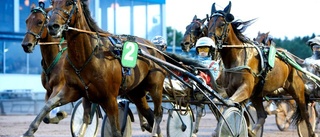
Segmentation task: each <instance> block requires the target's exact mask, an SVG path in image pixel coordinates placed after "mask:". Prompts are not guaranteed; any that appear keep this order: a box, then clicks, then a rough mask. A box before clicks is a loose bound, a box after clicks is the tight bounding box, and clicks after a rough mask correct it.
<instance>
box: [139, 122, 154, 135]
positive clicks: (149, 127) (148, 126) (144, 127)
mask: <svg viewBox="0 0 320 137" xmlns="http://www.w3.org/2000/svg"><path fill="white" fill-rule="evenodd" d="M141 129H142V131H144V130H147V131H148V132H150V133H151V132H152V128H151V126H150V125H149V124H147V123H145V124H143V125H142V126H141Z"/></svg>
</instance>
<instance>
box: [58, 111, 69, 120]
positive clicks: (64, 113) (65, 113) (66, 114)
mask: <svg viewBox="0 0 320 137" xmlns="http://www.w3.org/2000/svg"><path fill="white" fill-rule="evenodd" d="M56 116H57V117H58V119H59V120H62V119H64V118H66V117H68V113H67V112H65V111H59V112H58V113H57V114H56Z"/></svg>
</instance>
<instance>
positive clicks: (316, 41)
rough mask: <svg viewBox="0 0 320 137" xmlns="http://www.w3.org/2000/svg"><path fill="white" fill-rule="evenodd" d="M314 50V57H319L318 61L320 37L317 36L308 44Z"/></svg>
mask: <svg viewBox="0 0 320 137" xmlns="http://www.w3.org/2000/svg"><path fill="white" fill-rule="evenodd" d="M306 44H307V45H308V46H310V48H311V49H312V52H313V54H314V55H316V56H317V59H320V36H316V37H314V38H312V39H310V40H308V41H307V43H306Z"/></svg>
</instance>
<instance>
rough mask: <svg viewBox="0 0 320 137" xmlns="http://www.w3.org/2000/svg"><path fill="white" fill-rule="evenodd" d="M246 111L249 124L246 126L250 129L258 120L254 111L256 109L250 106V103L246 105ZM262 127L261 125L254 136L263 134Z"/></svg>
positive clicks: (259, 136)
mask: <svg viewBox="0 0 320 137" xmlns="http://www.w3.org/2000/svg"><path fill="white" fill-rule="evenodd" d="M247 111H248V118H249V121H250V125H249V127H248V128H249V129H250V130H252V129H253V127H254V125H255V124H257V122H258V115H257V111H256V109H255V108H254V107H253V106H251V105H249V106H247ZM263 128H264V126H262V127H261V129H260V130H259V131H257V133H256V136H257V137H262V135H263Z"/></svg>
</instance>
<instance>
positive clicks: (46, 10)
mask: <svg viewBox="0 0 320 137" xmlns="http://www.w3.org/2000/svg"><path fill="white" fill-rule="evenodd" d="M52 9H53V7H52V6H50V7H49V8H46V9H45V10H44V11H45V12H46V13H48V12H49V11H51V10H52Z"/></svg>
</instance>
